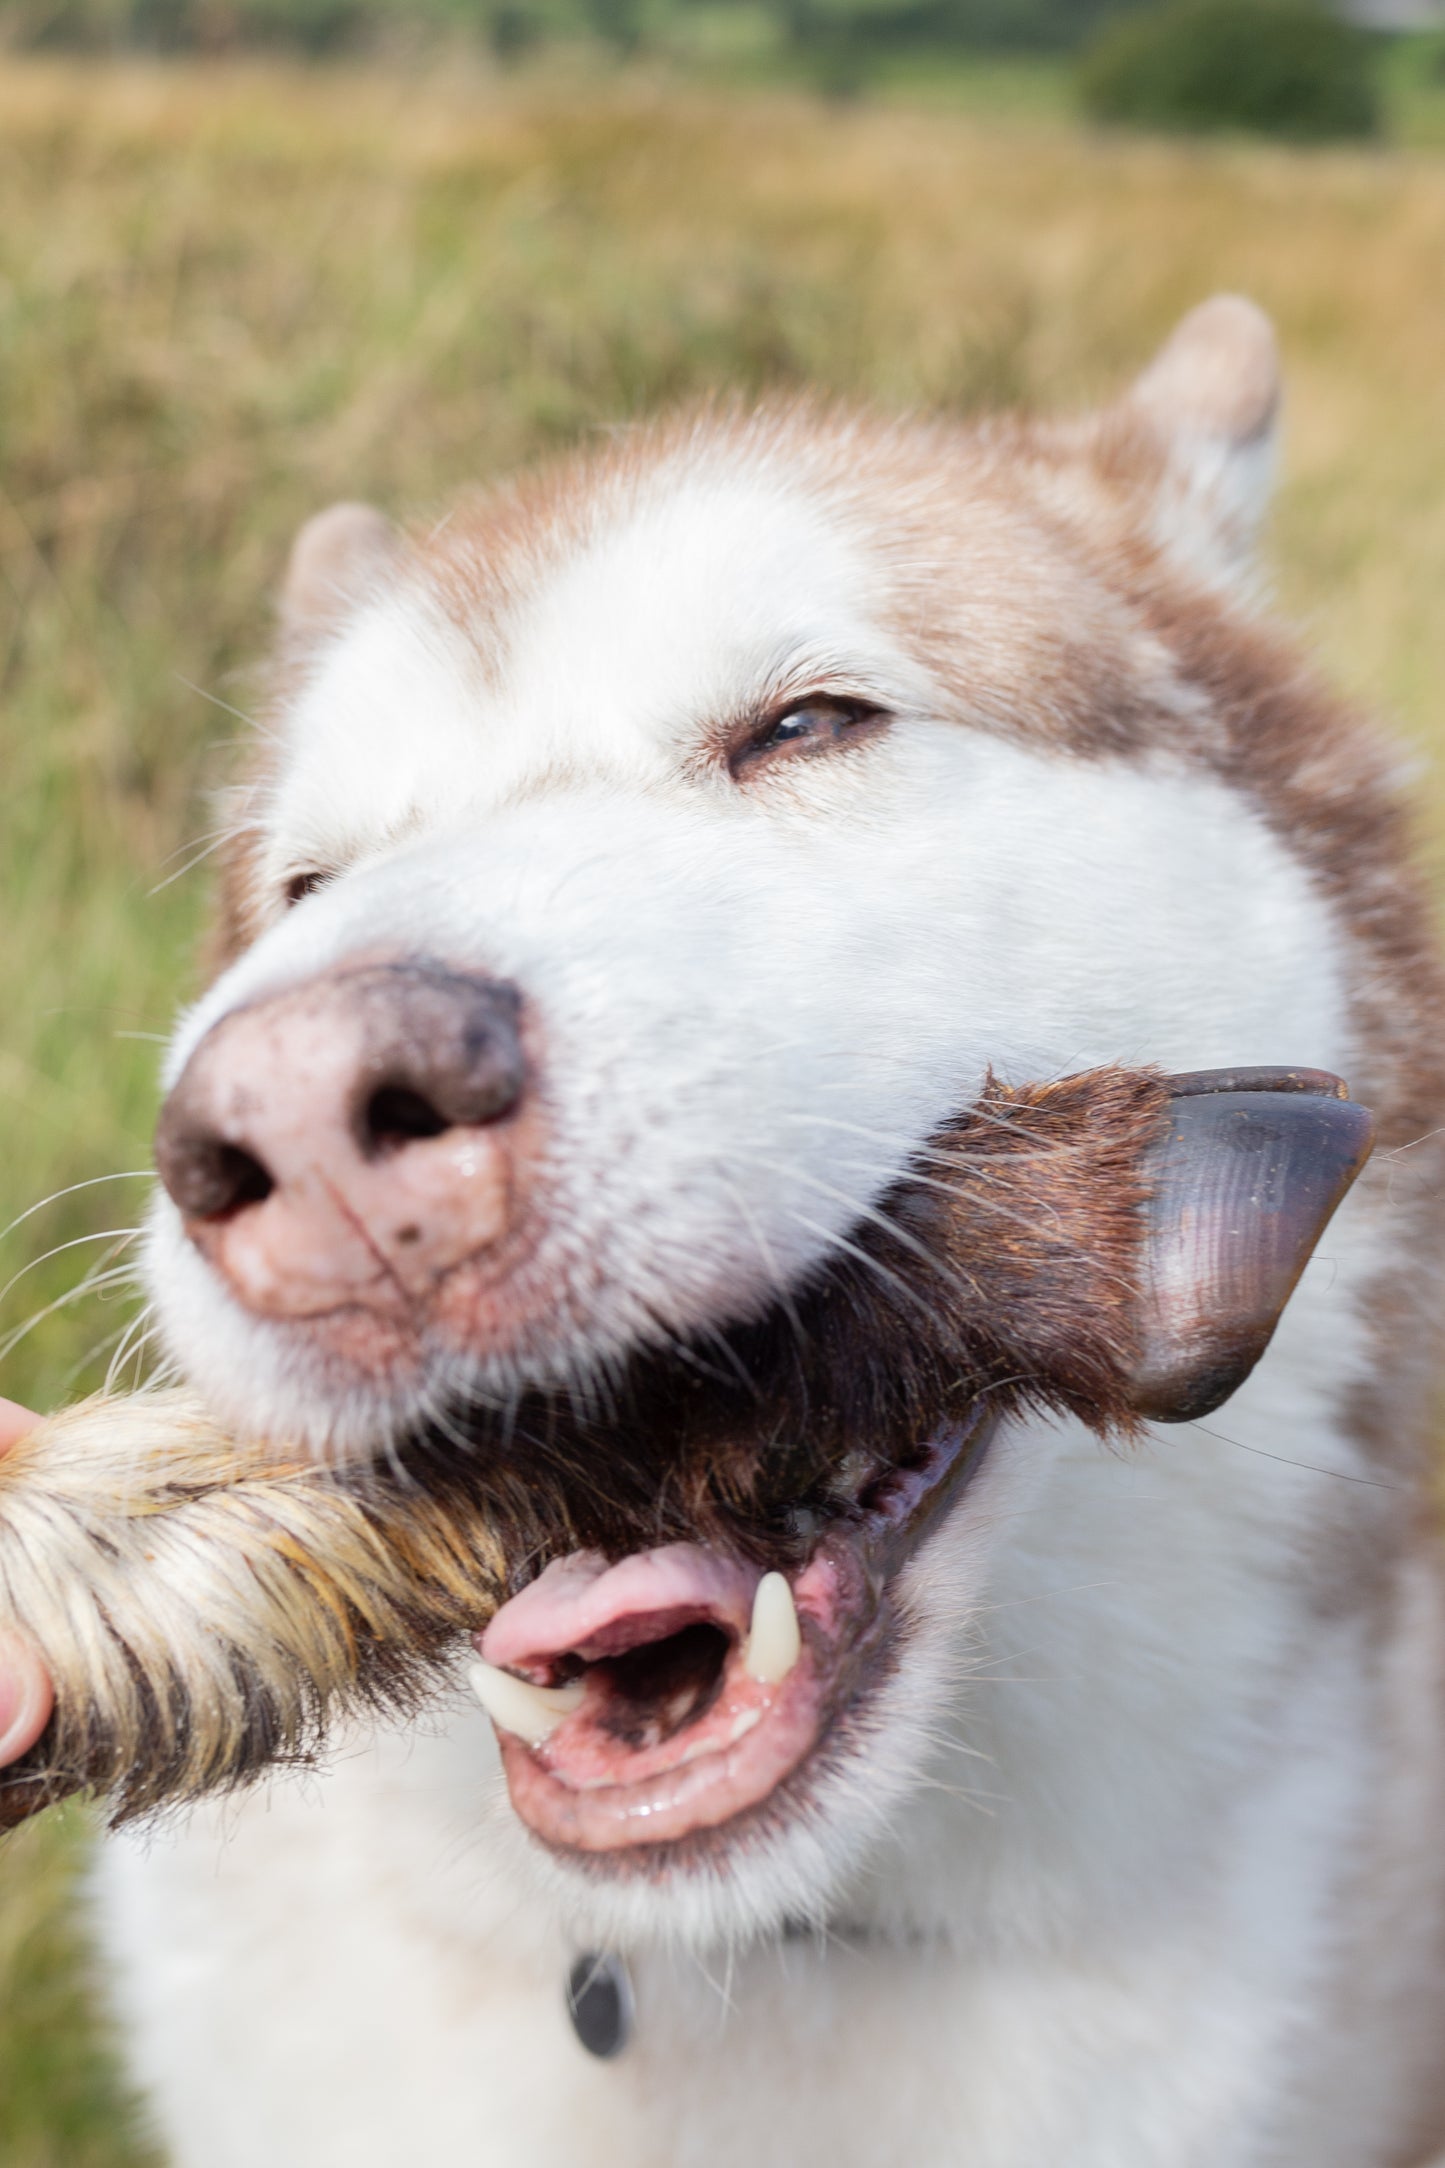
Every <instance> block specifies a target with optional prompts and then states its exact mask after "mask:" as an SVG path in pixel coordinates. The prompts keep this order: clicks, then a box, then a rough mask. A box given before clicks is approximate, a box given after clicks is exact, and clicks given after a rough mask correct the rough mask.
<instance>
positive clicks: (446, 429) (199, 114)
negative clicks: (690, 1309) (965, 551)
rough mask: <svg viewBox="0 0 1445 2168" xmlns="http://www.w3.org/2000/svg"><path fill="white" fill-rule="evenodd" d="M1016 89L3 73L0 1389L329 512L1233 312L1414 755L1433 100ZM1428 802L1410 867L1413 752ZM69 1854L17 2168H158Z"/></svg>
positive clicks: (56, 1264) (39, 1893) (190, 981)
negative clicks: (305, 533) (1314, 101)
mask: <svg viewBox="0 0 1445 2168" xmlns="http://www.w3.org/2000/svg"><path fill="white" fill-rule="evenodd" d="M1005 73H1006V71H1005ZM1010 80H1012V82H1013V87H1012V89H1009V88H1008V87H1007V83H1006V81H1005V75H997V76H996V77H995V78H994V79H993V84H994V87H993V91H992V92H990V91H989V90H988V84H987V79H986V78H985V77H982V76H980V77H977V78H976V79H975V80H974V82H973V85H972V88H971V90H970V89H969V88H968V86H967V85H960V83H958V82H954V83H952V84H950V83H948V82H946V81H943V80H934V81H932V82H931V83H926V82H921V81H914V82H911V83H910V82H909V81H907V80H902V79H900V80H898V81H895V82H893V83H891V84H889V85H887V86H885V91H884V93H882V94H880V95H879V96H877V97H876V98H872V99H869V100H867V101H865V102H862V103H850V104H848V105H846V106H842V105H831V106H830V105H825V104H823V103H820V102H818V101H816V100H814V99H810V98H809V97H807V96H806V95H804V94H803V93H801V92H790V91H787V90H785V89H778V88H774V89H771V90H769V89H759V90H756V91H752V92H748V93H746V94H745V93H743V92H741V91H738V90H736V89H733V90H723V89H721V88H719V89H707V88H697V87H694V88H691V89H688V88H679V87H678V86H677V85H676V84H675V83H673V82H671V81H669V80H668V79H666V78H664V77H662V76H661V75H659V76H657V77H651V76H647V75H635V76H631V77H628V76H617V77H610V78H608V79H607V80H606V82H605V83H599V82H596V81H589V80H586V79H583V78H580V77H572V78H569V77H568V76H567V75H566V74H565V73H564V74H557V73H554V74H552V75H550V76H538V77H536V78H528V77H524V78H519V79H514V80H512V81H510V82H505V83H504V82H499V81H498V80H497V79H495V78H490V79H489V78H488V77H486V76H484V75H481V74H478V75H476V76H474V77H473V76H469V75H467V74H466V73H465V71H456V72H453V73H452V74H450V75H449V76H448V78H447V80H446V81H445V82H431V83H428V82H418V81H388V80H386V79H385V78H384V77H382V76H381V75H379V74H371V75H364V74H354V75H352V74H346V73H343V72H338V73H330V74H325V75H322V74H306V73H304V72H301V71H295V72H285V71H282V70H279V69H262V68H259V67H258V68H230V69H227V70H226V71H224V72H222V71H219V70H212V71H207V70H205V69H202V68H192V69H189V70H177V71H171V72H166V71H162V70H159V69H146V68H143V67H134V68H127V69H124V70H113V71H110V72H105V71H101V70H99V69H97V70H93V71H88V70H85V69H83V68H79V67H61V66H58V65H55V66H51V65H42V64H39V63H30V64H22V63H20V62H18V61H15V60H9V61H0V759H3V771H0V772H3V778H4V788H3V792H0V838H3V842H0V926H3V935H0V1019H3V1021H0V1139H3V1150H0V1227H9V1223H10V1222H11V1221H12V1220H15V1219H17V1218H18V1216H19V1215H21V1214H23V1213H26V1212H27V1211H29V1210H30V1208H32V1207H35V1206H36V1205H37V1204H38V1202H39V1201H40V1200H42V1199H45V1198H48V1197H51V1196H52V1195H56V1196H57V1201H55V1202H52V1203H48V1204H44V1205H42V1206H41V1208H40V1209H38V1210H35V1211H33V1212H32V1214H31V1216H30V1217H28V1218H25V1219H23V1220H21V1221H20V1223H19V1224H18V1225H16V1226H13V1227H9V1231H8V1232H7V1233H6V1236H5V1240H4V1243H3V1246H0V1267H3V1271H0V1283H3V1281H5V1280H9V1279H10V1276H11V1275H15V1276H16V1277H15V1278H14V1279H13V1280H11V1284H9V1285H8V1286H6V1287H5V1289H4V1294H3V1298H0V1349H3V1354H0V1392H5V1393H9V1394H11V1395H14V1396H16V1397H22V1398H27V1397H28V1398H32V1399H34V1400H38V1401H41V1402H45V1403H48V1402H52V1401H54V1400H56V1399H58V1398H60V1397H62V1396H66V1395H70V1394H73V1393H75V1392H76V1391H78V1390H80V1389H81V1388H82V1387H83V1386H85V1385H88V1384H91V1383H94V1382H96V1380H97V1379H98V1377H99V1376H101V1375H102V1374H103V1373H104V1369H105V1365H106V1362H107V1359H108V1356H109V1354H110V1352H113V1351H115V1350H118V1349H119V1348H120V1347H121V1345H122V1343H121V1342H120V1340H119V1337H118V1336H119V1335H120V1334H121V1333H122V1332H123V1331H124V1329H125V1327H126V1325H127V1322H128V1320H129V1319H130V1317H131V1314H132V1312H131V1309H130V1306H129V1300H128V1296H127V1293H126V1288H125V1283H124V1280H123V1279H116V1278H107V1277H106V1275H108V1274H111V1273H123V1272H124V1269H125V1255H124V1249H123V1247H122V1245H123V1243H124V1239H125V1230H127V1229H128V1228H129V1227H131V1226H132V1225H133V1224H134V1220H135V1215H136V1212H137V1209H138V1207H139V1205H140V1203H141V1199H142V1196H143V1185H142V1184H141V1183H140V1182H139V1181H137V1180H136V1179H134V1178H133V1174H132V1170H136V1169H140V1168H142V1167H143V1166H144V1164H145V1160H146V1155H147V1138H148V1132H149V1126H150V1122H151V1119H152V1115H153V1110H154V1104H155V1091H154V1082H153V1078H154V1069H155V1061H156V1045H155V1040H156V1037H157V1035H159V1034H162V1033H164V1031H165V1030H166V1027H167V1024H168V1021H169V1018H170V1016H171V1014H172V1011H173V1009H174V1006H175V1004H176V1002H177V1000H178V999H179V998H181V997H183V996H184V995H185V993H186V992H187V990H188V989H190V988H192V987H193V986H194V985H195V983H196V980H195V975H194V967H193V965H192V962H191V956H192V949H193V944H194V940H195V937H196V933H197V929H198V927H199V924H200V922H201V919H202V916H203V912H204V901H205V890H206V881H205V871H204V865H203V864H200V865H194V864H193V861H195V860H197V859H198V858H199V857H201V855H202V854H203V853H204V850H205V847H206V843H207V840H208V833H209V831H210V829H211V827H212V823H213V816H212V814H211V812H210V811H209V810H208V802H207V793H208V792H209V791H211V790H213V789H214V788H215V787H216V786H218V785H219V784H220V783H221V782H222V781H223V780H224V778H225V775H226V772H227V761H228V759H229V757H230V756H229V753H228V751H227V744H228V741H230V742H233V741H234V740H235V739H236V738H237V736H238V735H240V734H241V733H242V731H243V729H244V725H243V723H242V722H241V721H239V720H238V719H237V716H236V714H235V713H234V712H233V711H234V710H240V711H242V712H244V711H245V709H246V708H247V706H248V702H249V700H250V697H251V683H252V681H251V679H250V678H249V677H248V668H249V666H251V665H252V664H253V663H254V660H255V658H256V656H257V654H258V652H259V651H260V648H261V646H262V645H263V643H264V640H265V635H266V626H267V597H268V594H269V592H270V590H271V587H272V585H273V583H274V580H275V577H276V573H277V569H278V567H279V565H280V563H281V561H282V558H283V555H284V552H285V549H286V545H287V540H288V536H289V534H290V532H291V530H292V528H293V527H294V526H295V524H296V523H297V522H298V521H299V520H300V519H301V518H302V517H303V516H304V515H305V514H306V513H307V512H309V511H310V510H312V509H314V508H316V507H317V506H319V505H321V504H323V503H325V502H326V501H327V500H328V499H330V498H332V497H335V496H339V495H343V494H344V495H357V494H367V495H371V496H374V497H375V498H377V499H378V500H379V501H380V502H382V503H383V504H385V505H387V506H388V507H391V508H394V509H401V508H406V507H411V508H420V507H425V506H427V505H431V504H434V503H438V502H440V501H441V500H442V499H443V498H444V496H445V494H446V492H447V490H448V488H449V487H450V486H451V485H452V484H453V483H454V482H455V480H456V479H457V478H458V477H460V476H467V475H485V474H487V473H490V472H492V471H494V470H496V469H497V468H499V467H502V466H506V465H510V464H512V463H514V462H516V461H519V460H525V459H530V458H534V457H536V456H537V455H539V454H545V453H546V452H547V451H549V450H550V449H551V448H553V447H555V446H558V445H561V444H565V443H567V442H570V441H571V440H573V439H575V438H576V437H578V436H579V435H580V434H583V433H585V432H587V431H588V430H591V429H594V428H596V427H598V426H600V425H605V424H607V423H609V422H612V421H614V420H616V419H618V418H619V417H622V416H626V415H628V414H632V413H635V412H637V411H639V410H641V409H643V408H647V407H651V406H654V405H656V404H657V403H659V402H663V403H665V402H667V401H671V400H676V399H679V398H682V397H685V396H687V395H689V394H693V393H696V392H699V391H701V390H704V389H707V388H710V387H713V386H719V385H726V386H734V387H741V388H742V389H743V390H745V391H752V390H755V389H760V388H762V387H765V386H770V385H775V386H783V387H788V386H792V385H797V384H800V383H802V382H804V381H812V382H817V383H821V384H823V385H824V386H826V387H829V388H832V389H836V390H839V391H848V392H857V393H860V394H863V395H865V396H867V397H868V398H870V399H874V400H879V401H882V402H883V403H885V404H886V405H890V406H914V405H920V404H921V405H924V406H928V407H934V408H942V409H944V410H947V411H952V412H957V413H967V412H971V411H974V410H976V409H978V408H980V407H987V406H990V405H995V404H998V403H1000V402H1007V401H1013V400H1019V399H1039V400H1045V401H1064V402H1069V401H1078V400H1082V399H1085V398H1088V397H1090V396H1094V395H1097V394H1100V393H1102V392H1104V391H1106V390H1107V389H1108V388H1109V387H1111V386H1112V385H1115V384H1117V383H1118V382H1119V380H1120V378H1121V376H1122V375H1123V374H1124V373H1125V372H1127V371H1128V370H1129V369H1131V368H1132V367H1134V366H1136V365H1137V364H1139V363H1140V362H1141V361H1142V360H1143V359H1144V358H1145V356H1146V355H1147V353H1148V351H1149V349H1150V347H1151V346H1152V344H1153V343H1154V342H1155V341H1156V340H1157V339H1158V338H1159V337H1160V336H1161V335H1162V334H1163V333H1164V331H1165V330H1166V329H1167V328H1168V326H1169V324H1170V322H1171V320H1172V319H1173V318H1174V317H1175V316H1176V315H1177V314H1178V313H1180V312H1181V311H1182V310H1183V309H1184V308H1185V307H1187V306H1188V305H1189V304H1190V303H1191V302H1193V301H1195V300H1197V299H1198V298H1199V297H1200V296H1202V295H1203V294H1206V293H1208V292H1209V291H1211V290H1212V289H1214V288H1216V287H1221V286H1229V287H1239V288H1244V289H1245V290H1247V291H1249V292H1250V293H1252V294H1254V295H1255V296H1257V297H1258V298H1259V299H1260V300H1261V301H1262V302H1263V303H1264V304H1265V305H1266V306H1267V307H1269V308H1270V309H1272V310H1273V312H1274V313H1275V315H1276V317H1277V320H1278V322H1279V326H1280V329H1281V333H1282V336H1283V340H1284V344H1285V348H1286V353H1287V357H1288V362H1289V370H1290V381H1291V404H1290V409H1289V432H1288V471H1287V478H1286V482H1285V487H1284V491H1283V497H1282V501H1281V507H1280V512H1279V516H1278V520H1277V523H1276V526H1275V530H1274V534H1273V537H1272V544H1271V558H1272V562H1273V565H1274V567H1275V569H1276V572H1277V580H1278V587H1279V591H1280V595H1281V598H1282V600H1283V602H1284V604H1285V605H1286V607H1287V608H1288V609H1289V610H1290V611H1292V612H1293V613H1294V615H1295V616H1296V617H1297V618H1298V619H1299V620H1300V621H1301V622H1302V623H1303V625H1304V627H1305V630H1306V632H1307V635H1308V637H1309V638H1310V639H1311V640H1312V641H1313V642H1314V643H1315V645H1316V646H1317V647H1318V648H1320V649H1321V650H1322V651H1323V653H1324V654H1325V656H1326V658H1327V659H1328V661H1329V663H1330V665H1331V666H1332V667H1333V669H1334V671H1335V672H1336V674H1337V675H1338V676H1339V677H1340V678H1341V679H1343V680H1344V681H1345V682H1346V683H1347V684H1348V685H1350V686H1352V687H1355V688H1357V689H1358V690H1360V691H1361V692H1362V693H1365V694H1367V695H1368V696H1369V698H1370V699H1371V700H1372V701H1375V702H1376V703H1378V704H1380V705H1382V706H1383V707H1384V708H1386V709H1387V710H1388V711H1390V712H1391V713H1392V714H1393V716H1394V717H1395V718H1396V719H1397V721H1398V724H1399V726H1400V728H1401V731H1402V733H1403V735H1404V736H1405V737H1406V738H1407V739H1408V740H1409V741H1410V742H1412V743H1413V744H1414V745H1415V746H1416V747H1417V748H1418V749H1419V750H1420V751H1421V752H1423V753H1424V754H1426V755H1427V756H1436V755H1438V754H1439V752H1440V750H1441V738H1442V724H1441V722H1440V720H1439V719H1438V717H1439V704H1440V691H1441V688H1442V687H1445V611H1442V610H1441V608H1440V604H1439V597H1440V596H1441V594H1442V593H1445V398H1442V396H1441V377H1442V365H1445V280H1442V278H1441V276H1440V267H1441V264H1442V262H1445V155H1437V154H1436V153H1435V152H1433V151H1432V150H1430V149H1429V148H1428V144H1429V142H1430V141H1431V140H1432V129H1433V128H1434V126H1435V124H1434V122H1433V121H1431V119H1430V115H1431V113H1432V112H1433V111H1434V110H1435V108H1434V107H1433V106H1432V105H1431V103H1430V94H1427V93H1428V86H1427V87H1426V90H1422V91H1421V92H1420V93H1419V96H1418V97H1417V99H1416V103H1415V105H1414V106H1413V107H1411V108H1410V111H1411V112H1412V113H1413V115H1414V118H1413V119H1412V120H1411V122H1410V127H1409V128H1408V129H1406V130H1405V131H1404V133H1405V135H1406V136H1407V138H1409V139H1411V140H1413V141H1414V142H1415V143H1416V144H1418V145H1420V146H1422V147H1419V148H1415V149H1409V148H1405V149H1396V150H1393V151H1388V152H1386V151H1371V152H1362V153H1354V152H1351V153H1348V154H1346V153H1318V154H1311V155H1302V154H1295V153H1286V152H1282V151H1273V150H1269V149H1263V148H1249V147H1245V146H1241V145H1229V144H1227V145H1216V146H1212V147H1208V148H1203V147H1196V146H1191V145H1188V144H1183V143H1177V142H1176V143H1168V144H1164V143H1156V142H1150V141H1138V140H1136V141H1128V140H1122V139H1104V138H1099V137H1091V136H1089V135H1087V134H1085V133H1083V132H1082V131H1081V130H1080V129H1079V128H1078V127H1077V126H1076V125H1075V124H1074V123H1073V122H1071V120H1070V119H1069V116H1068V111H1067V102H1066V100H1065V99H1064V98H1063V97H1062V96H1061V95H1060V94H1059V93H1058V86H1057V82H1055V83H1054V86H1053V88H1052V89H1051V88H1050V87H1049V85H1048V83H1047V82H1045V81H1043V79H1041V78H1040V79H1037V80H1034V81H1033V83H1032V86H1031V87H1030V86H1029V85H1022V87H1021V84H1020V81H1019V80H1017V79H1010ZM1407 88H1408V86H1407ZM1411 95H1414V93H1413V92H1412V93H1411ZM1433 140H1435V141H1438V142H1442V143H1445V129H1440V130H1438V131H1437V132H1436V133H1435V134H1434V136H1433ZM1415 788H1416V793H1417V797H1418V801H1419V805H1420V811H1421V818H1422V826H1423V828H1424V831H1425V833H1426V837H1427V844H1428V847H1429V849H1430V850H1431V852H1432V854H1434V855H1435V856H1436V857H1437V858H1438V856H1439V852H1440V845H1441V839H1442V836H1445V789H1442V784H1441V781H1440V773H1439V770H1438V768H1436V769H1430V768H1424V769H1422V771H1421V774H1420V778H1419V781H1418V783H1417V784H1416V786H1415ZM75 1184H91V1185H94V1186H91V1187H86V1188H80V1189H72V1187H71V1186H72V1185H75ZM66 1190H71V1194H69V1195H65V1196H59V1195H58V1194H57V1193H60V1192H63V1191H66ZM52 1252H53V1253H54V1254H48V1253H52ZM92 1267H94V1268H96V1269H97V1271H98V1274H99V1275H100V1278H101V1285H100V1287H99V1288H98V1290H97V1291H96V1292H95V1293H93V1294H92V1295H90V1296H89V1297H87V1298H86V1299H84V1300H81V1301H79V1302H70V1303H67V1302H66V1300H65V1298H66V1296H67V1294H68V1293H69V1292H70V1291H71V1290H73V1289H74V1288H75V1287H76V1285H77V1283H78V1282H79V1280H80V1279H81V1278H82V1276H83V1275H84V1274H85V1273H86V1272H87V1271H88V1270H90V1269H91V1268H92ZM32 1320H38V1322H35V1323H34V1325H33V1329H28V1330H27V1327H29V1326H30V1325H31V1321H32ZM22 1335H23V1336H22ZM83 1848H84V1830H83V1827H82V1825H81V1824H80V1823H79V1822H77V1821H76V1820H75V1819H73V1818H72V1819H69V1820H65V1819H62V1820H59V1821H57V1822H54V1823H52V1824H51V1825H50V1826H49V1827H45V1828H40V1829H35V1830H31V1831H28V1832H26V1833H24V1834H23V1835H22V1836H21V1837H20V1838H19V1839H17V1840H14V1841H12V1842H11V1843H10V1844H9V1845H8V1846H7V1848H6V1849H4V1850H3V1851H0V2162H3V2164H4V2168H135V2164H136V2163H137V2162H139V2161H140V2160H141V2158H142V2155H141V2154H140V2153H139V2152H138V2151H136V2150H135V2149H134V2147H129V2148H128V2142H127V2138H126V2128H127V2124H126V2114H125V2109H124V2106H123V2103H122V2102H121V2100H120V2097H119V2095H118V2093H117V2091H116V2087H115V2080H114V2077H113V2073H112V2072H111V2071H110V2069H109V2066H108V2065H107V2063H106V2060H105V2057H104V2052H103V2046H102V2043H101V2040H100V2035H99V2033H98V2031H97V2026H96V2012H95V2006H94V2003H93V2000H92V1998H91V1997H90V1995H89V1992H88V1989H87V1984H86V1976H85V1971H84V1966H83V1962H82V1959H81V1957H80V1954H79V1952H80V1943H79V1940H78V1935H77V1930H76V1928H75V1925H74V1913H73V1906H74V1891H75V1879H76V1875H77V1872H78V1871H79V1864H80V1861H81V1858H82V1854H83Z"/></svg>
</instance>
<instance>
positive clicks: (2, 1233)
mask: <svg viewBox="0 0 1445 2168" xmlns="http://www.w3.org/2000/svg"><path fill="white" fill-rule="evenodd" d="M116 1036H117V1038H120V1037H123V1036H125V1035H124V1034H123V1033H120V1032H118V1033H117V1034H116ZM136 1036H138V1037H139V1036H140V1034H136ZM154 1176H155V1170H154V1169H153V1168H151V1167H129V1168H127V1169H126V1170H125V1172H124V1173H122V1174H92V1175H90V1176H89V1177H88V1178H87V1179H86V1180H85V1181H84V1182H72V1183H71V1184H70V1185H69V1187H68V1188H67V1189H54V1190H52V1191H51V1193H50V1195H49V1196H48V1197H42V1198H41V1200H40V1202H39V1203H38V1204H32V1205H29V1206H27V1208H26V1209H25V1211H23V1212H22V1213H21V1214H20V1216H19V1218H18V1219H13V1220H11V1222H10V1225H9V1226H8V1227H5V1228H0V1242H4V1241H5V1240H6V1239H7V1238H8V1237H9V1236H11V1235H13V1234H14V1232H15V1230H16V1228H17V1227H23V1226H24V1225H25V1222H26V1221H27V1220H28V1219H34V1217H35V1215H36V1213H37V1212H43V1211H44V1210H45V1208H46V1206H47V1205H51V1204H59V1203H60V1201H61V1199H62V1198H63V1197H74V1196H75V1195H76V1194H77V1192H78V1191H80V1190H82V1189H98V1188H99V1186H100V1184H101V1183H102V1182H140V1181H151V1180H154Z"/></svg>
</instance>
